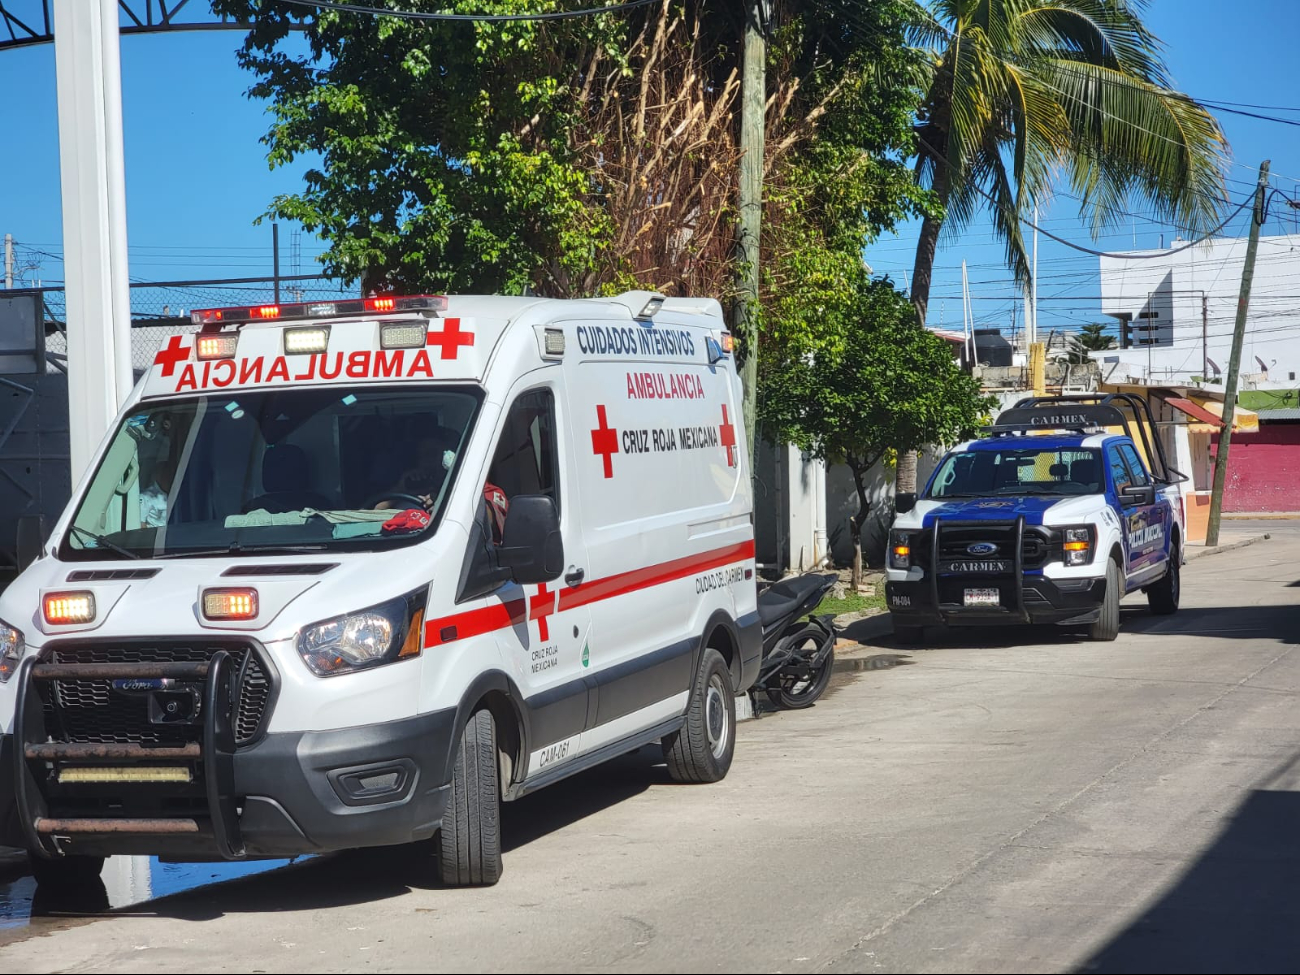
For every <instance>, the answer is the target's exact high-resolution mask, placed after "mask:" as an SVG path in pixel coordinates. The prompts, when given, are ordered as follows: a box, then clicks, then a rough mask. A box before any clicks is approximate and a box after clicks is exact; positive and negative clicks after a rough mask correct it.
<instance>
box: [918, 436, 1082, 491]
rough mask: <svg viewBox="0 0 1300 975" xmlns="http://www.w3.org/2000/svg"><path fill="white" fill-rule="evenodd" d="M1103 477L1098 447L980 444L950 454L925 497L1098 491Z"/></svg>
mask: <svg viewBox="0 0 1300 975" xmlns="http://www.w3.org/2000/svg"><path fill="white" fill-rule="evenodd" d="M1103 478H1104V474H1103V471H1102V468H1101V454H1100V452H1099V451H1096V450H1091V449H1086V448H1079V447H1071V448H1065V449H1036V448H1034V447H1024V446H1019V447H1013V448H1007V449H1004V450H994V449H988V448H980V449H977V450H967V451H963V452H961V453H956V454H949V455H948V456H947V457H946V458H945V459H944V462H943V464H942V465H941V466H940V468H939V470H938V472H937V473H936V474H935V476H934V480H933V482H932V483H931V485H930V493H929V495H928V496H929V497H931V498H987V497H992V496H994V495H1028V494H1050V495H1056V494H1061V495H1064V494H1100V493H1101V492H1102V491H1103V490H1104V480H1103Z"/></svg>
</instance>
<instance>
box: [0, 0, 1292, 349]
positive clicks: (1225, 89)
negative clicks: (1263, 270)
mask: <svg viewBox="0 0 1300 975" xmlns="http://www.w3.org/2000/svg"><path fill="white" fill-rule="evenodd" d="M29 4H30V0H29ZM30 5H32V6H33V7H34V6H35V5H34V4H30ZM10 6H11V7H12V8H13V9H15V10H18V9H19V8H21V7H22V6H23V0H17V2H16V3H12V2H11V4H10ZM1227 10H1228V13H1227V14H1226V15H1225V5H1224V4H1223V3H1222V0H1152V2H1151V5H1150V10H1149V14H1148V20H1149V23H1150V25H1151V26H1152V28H1153V29H1154V30H1155V32H1156V33H1157V35H1159V36H1160V37H1161V38H1162V39H1163V40H1164V41H1165V43H1166V46H1167V56H1168V61H1169V65H1170V68H1171V71H1172V73H1173V76H1174V79H1175V81H1176V82H1177V83H1178V85H1179V86H1180V87H1181V88H1182V89H1183V90H1185V91H1187V92H1189V93H1190V94H1193V95H1197V96H1200V97H1204V98H1212V99H1216V100H1220V101H1234V102H1249V103H1258V104H1265V105H1284V106H1285V105H1292V106H1295V107H1296V108H1297V109H1298V111H1297V112H1295V113H1289V114H1290V116H1291V117H1294V118H1296V119H1298V120H1300V92H1297V90H1296V86H1295V82H1294V73H1293V71H1292V69H1291V67H1290V65H1291V63H1292V50H1291V49H1292V47H1293V45H1294V41H1293V37H1292V35H1293V33H1294V30H1293V28H1294V27H1295V25H1296V24H1297V23H1298V21H1297V19H1296V11H1297V7H1296V5H1295V4H1294V2H1293V0H1237V2H1236V3H1233V4H1231V5H1227ZM241 38H242V35H240V34H239V33H237V32H224V31H219V32H210V33H192V34H185V33H181V34H171V35H151V36H136V37H127V38H124V39H123V43H122V72H123V102H124V104H123V112H124V116H125V121H126V151H127V206H128V215H129V216H128V219H129V226H128V235H129V242H130V258H131V275H132V277H133V278H134V279H136V280H169V279H179V278H197V277H204V278H207V277H227V276H251V275H257V274H269V273H270V270H271V229H270V226H269V225H267V224H263V225H261V226H254V225H253V221H254V219H255V218H256V217H257V216H258V215H259V214H260V213H261V212H263V210H264V209H265V207H266V205H267V203H268V202H269V201H270V200H271V198H272V197H273V196H275V195H276V194H277V193H282V192H290V191H293V190H294V189H296V188H297V187H298V186H299V185H300V180H301V174H302V171H303V169H304V168H305V165H302V166H295V167H289V168H285V169H280V170H276V171H274V172H272V171H270V170H269V169H268V168H267V164H266V158H265V147H264V146H262V145H261V143H260V142H259V141H258V140H259V138H260V137H261V136H262V135H263V134H264V133H265V131H266V128H267V124H268V118H267V115H266V112H265V105H264V104H262V103H260V102H253V101H250V100H249V99H248V98H247V97H246V96H245V95H244V91H245V90H246V89H247V87H248V85H249V83H250V80H251V79H250V76H249V75H247V74H246V73H245V72H243V71H241V70H240V69H239V67H238V66H237V65H236V63H235V58H234V50H235V48H236V47H237V46H238V44H239V42H240V40H241ZM0 94H3V98H0V106H3V107H0V119H2V120H3V125H4V133H5V135H4V140H3V145H4V151H3V153H2V154H0V160H3V161H2V162H0V234H3V233H6V232H7V233H11V234H13V235H14V237H15V239H16V240H17V241H18V242H19V244H20V248H21V249H20V254H21V255H24V256H30V257H34V258H35V259H37V260H39V261H40V262H41V267H40V268H39V270H38V271H36V272H35V273H37V274H39V275H40V276H41V278H42V279H43V280H44V281H45V282H47V283H48V282H52V281H56V280H58V279H59V278H60V277H61V267H60V265H59V261H58V255H59V253H60V252H61V240H62V226H61V218H60V211H59V170H58V149H57V147H58V132H57V123H56V116H55V101H54V98H55V94H54V51H53V48H52V47H49V46H42V47H34V48H25V49H19V50H13V51H6V52H3V53H0ZM1263 114H1278V115H1285V114H1288V113H1268V112H1265V113H1263ZM1221 120H1222V122H1223V125H1224V128H1225V130H1226V131H1227V134H1228V137H1229V140H1230V141H1231V143H1232V147H1233V160H1234V165H1233V167H1232V171H1231V173H1230V174H1229V175H1230V178H1231V179H1232V180H1233V181H1234V182H1231V183H1230V184H1229V186H1230V187H1231V189H1232V192H1233V195H1234V198H1237V199H1240V198H1241V197H1242V196H1244V195H1245V194H1247V193H1248V192H1249V191H1250V185H1251V184H1253V181H1254V178H1255V173H1256V170H1257V168H1258V165H1259V162H1260V160H1261V159H1263V158H1265V157H1269V158H1271V159H1272V162H1273V172H1274V174H1275V179H1274V185H1276V186H1278V187H1279V188H1281V189H1283V190H1285V191H1286V192H1287V194H1288V195H1294V194H1296V193H1297V192H1298V191H1300V127H1296V126H1288V125H1280V124H1276V123H1273V122H1266V121H1259V120H1254V119H1248V118H1243V117H1240V116H1234V115H1222V116H1221ZM1134 210H1135V212H1138V213H1141V212H1142V210H1141V209H1140V208H1138V207H1134ZM1076 212H1077V211H1076V208H1075V204H1074V203H1073V202H1072V201H1070V200H1068V199H1058V200H1056V201H1055V202H1054V203H1053V204H1052V205H1050V206H1049V207H1048V208H1046V209H1045V210H1044V212H1043V214H1042V219H1041V221H1040V222H1041V223H1042V225H1043V226H1045V227H1047V228H1049V229H1051V230H1052V231H1053V232H1055V233H1058V234H1060V235H1062V236H1065V237H1067V238H1069V239H1071V240H1075V241H1078V242H1079V243H1084V244H1089V243H1091V241H1090V238H1089V235H1088V234H1087V233H1086V231H1085V230H1084V229H1083V227H1082V226H1081V224H1080V223H1079V221H1078V219H1077V216H1076ZM1245 220H1246V216H1245V215H1244V214H1243V215H1242V216H1241V218H1240V221H1239V223H1240V226H1234V227H1231V228H1229V230H1230V231H1242V230H1243V229H1244V227H1245ZM1283 221H1285V222H1283ZM1286 229H1293V223H1292V217H1291V213H1290V212H1289V211H1288V212H1287V213H1286V214H1285V215H1284V216H1283V217H1282V218H1280V219H1274V220H1272V221H1271V222H1270V225H1269V226H1268V227H1266V228H1265V232H1266V233H1268V232H1273V233H1279V232H1282V231H1283V230H1286ZM1175 233H1176V231H1175V230H1173V228H1170V227H1167V226H1161V225H1159V224H1157V223H1154V222H1152V221H1151V220H1149V219H1141V220H1134V221H1132V222H1130V224H1129V225H1128V226H1121V227H1116V228H1114V229H1113V230H1112V231H1110V232H1109V235H1108V236H1106V237H1104V238H1102V239H1101V241H1100V242H1099V246H1101V247H1102V248H1114V249H1121V248H1131V247H1132V246H1134V244H1136V245H1137V246H1139V247H1154V246H1157V245H1158V244H1159V243H1160V238H1161V234H1163V235H1164V236H1165V240H1166V243H1167V242H1169V241H1171V240H1172V239H1173V237H1174V235H1175ZM915 234H916V230H915V227H911V226H909V227H907V228H904V231H903V233H902V234H901V235H899V236H897V237H893V236H891V237H888V238H885V239H882V240H881V241H879V242H877V243H876V244H874V245H873V246H872V247H870V248H869V249H868V252H867V260H868V261H869V263H870V264H871V265H872V266H873V268H875V269H876V271H878V272H880V273H888V274H889V275H890V276H891V277H893V278H894V279H895V280H896V281H897V282H898V283H899V284H900V285H902V284H905V283H906V280H907V278H908V276H909V275H910V273H911V266H912V256H913V251H914V248H915V241H916V236H915ZM289 242H290V233H289V228H288V227H283V228H282V230H281V250H282V269H283V270H284V271H285V273H289V272H290V271H291V270H292V268H291V267H290V266H289ZM302 250H303V267H302V270H303V271H311V270H312V268H313V264H312V260H311V258H312V256H313V255H314V254H315V253H318V252H319V250H320V246H319V244H318V243H317V242H315V241H314V240H312V239H310V238H307V237H306V236H305V235H304V238H303V247H302ZM38 252H44V253H43V254H42V253H38ZM963 258H965V259H966V260H967V262H968V263H969V264H970V272H969V273H970V280H971V292H972V295H973V297H974V301H973V305H974V308H975V315H976V319H977V322H978V323H979V324H981V325H987V326H997V327H1004V328H1006V327H1009V326H1010V324H1011V309H1012V305H1013V303H1014V296H1015V289H1014V288H1013V286H1012V284H1011V280H1010V275H1009V274H1008V272H1007V271H1006V269H1005V268H1004V267H1003V265H1002V248H1001V245H1000V244H998V243H996V241H994V240H993V239H992V237H991V235H990V234H989V233H988V230H987V227H986V226H983V225H977V226H975V227H972V228H971V229H970V230H968V231H967V232H966V233H965V234H964V235H963V236H962V237H961V238H951V237H950V238H947V239H945V240H944V241H943V244H942V247H941V250H940V253H939V259H938V264H937V268H936V280H935V285H934V288H933V298H932V301H931V305H930V308H931V312H930V322H931V324H932V325H940V324H942V325H946V326H949V327H957V328H960V326H961V321H962V316H961V301H960V293H961V261H962V259H963ZM1098 289H1099V285H1098V282H1097V260H1096V258H1093V257H1088V256H1085V255H1083V254H1079V253H1077V252H1074V251H1071V250H1069V249H1068V248H1066V247H1064V246H1062V245H1059V244H1056V243H1054V242H1052V241H1050V240H1047V239H1046V238H1042V239H1041V240H1040V250H1039V305H1040V310H1039V323H1040V329H1044V330H1045V329H1048V328H1053V327H1067V328H1074V327H1078V325H1081V324H1083V323H1085V322H1088V321H1100V320H1104V319H1102V318H1101V316H1100V315H1099V313H1098V303H1097V302H1096V301H1095V300H1093V299H1094V296H1096V295H1097V294H1098Z"/></svg>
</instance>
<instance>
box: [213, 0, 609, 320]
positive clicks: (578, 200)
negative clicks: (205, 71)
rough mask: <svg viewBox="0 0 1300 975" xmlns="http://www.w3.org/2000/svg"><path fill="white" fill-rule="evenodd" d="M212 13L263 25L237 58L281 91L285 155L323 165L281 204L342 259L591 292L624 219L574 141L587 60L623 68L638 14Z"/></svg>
mask: <svg viewBox="0 0 1300 975" xmlns="http://www.w3.org/2000/svg"><path fill="white" fill-rule="evenodd" d="M403 7H404V8H406V9H415V10H452V11H456V12H483V11H484V10H485V9H486V8H485V5H484V3H483V0H436V2H433V0H409V2H407V3H405V4H403ZM487 7H490V8H491V10H492V11H493V12H496V13H521V12H546V11H554V10H559V9H563V7H562V5H561V4H560V3H559V2H557V0H493V2H492V3H490V4H488V5H487ZM213 9H214V10H215V11H216V12H217V13H224V14H231V15H234V16H236V17H239V18H241V19H245V20H249V21H251V22H252V23H253V24H254V26H253V28H252V29H251V30H250V32H249V34H248V35H247V37H246V39H245V41H244V44H243V47H242V49H241V50H240V54H239V58H240V61H241V64H242V65H243V66H244V67H246V68H248V69H249V70H251V71H253V72H254V73H255V74H256V75H257V79H258V80H257V82H256V83H255V84H254V85H253V87H252V88H251V90H250V94H251V95H252V96H254V97H258V98H265V99H267V100H269V102H270V108H271V114H272V119H273V122H272V126H271V129H270V131H269V133H268V134H267V136H266V137H265V139H264V141H265V142H266V144H267V146H268V149H269V153H268V159H269V162H270V164H271V166H272V167H275V166H279V165H284V164H286V163H289V162H292V161H293V160H295V159H298V158H300V157H306V158H308V159H311V160H314V161H316V164H315V165H313V166H312V167H311V168H310V169H308V171H307V173H306V177H305V184H306V185H305V186H304V188H303V189H302V191H301V192H298V193H290V194H285V195H283V196H279V197H277V198H276V199H275V200H274V201H272V203H271V205H270V211H269V212H270V214H271V215H274V216H276V217H279V218H283V219H287V220H295V221H298V222H300V223H302V224H303V225H304V226H305V227H306V228H307V229H308V230H310V231H313V232H315V233H317V234H319V235H320V236H321V237H322V238H323V239H324V240H325V242H326V243H327V244H328V250H327V251H326V253H325V257H324V263H325V269H326V271H327V272H328V273H330V274H332V275H335V276H338V277H341V278H345V279H347V280H353V281H355V280H360V281H362V283H363V285H364V286H365V287H366V288H368V289H369V288H381V289H382V288H390V287H404V288H411V289H421V290H423V289H430V290H446V291H453V292H454V291H479V290H486V291H504V292H507V293H516V294H517V293H519V292H521V291H522V290H523V289H524V288H525V287H532V288H534V289H535V290H537V291H538V292H540V293H544V294H564V293H574V292H579V291H581V290H582V288H583V283H584V281H585V280H586V278H587V276H588V275H589V274H590V272H591V270H592V268H593V266H594V265H595V264H597V263H598V261H599V259H600V255H601V252H602V249H603V248H604V247H606V246H607V243H608V241H609V240H610V237H611V231H612V227H611V219H610V215H609V213H608V212H606V211H605V210H604V209H602V208H601V207H600V206H599V205H597V203H596V202H594V201H593V199H592V193H591V190H592V177H591V174H590V173H589V172H588V171H587V170H586V169H585V168H584V165H583V160H582V159H580V158H579V156H578V154H577V152H576V150H575V146H574V139H573V129H574V125H575V111H576V109H577V107H578V102H579V95H580V93H581V92H582V90H583V81H584V79H583V78H582V77H581V70H582V68H584V67H585V66H587V65H588V64H590V63H591V58H592V55H593V52H595V51H597V50H600V51H603V52H605V54H606V59H605V60H606V65H605V66H606V69H607V70H608V71H611V72H613V74H614V75H615V76H618V75H620V73H621V72H622V71H623V70H625V67H626V66H625V65H624V64H623V63H622V60H621V58H622V54H623V51H624V46H625V42H626V36H627V30H628V21H627V20H626V19H625V18H620V17H617V16H615V15H612V14H611V15H604V14H602V15H598V16H591V17H582V18H576V19H568V20H560V21H550V22H535V21H515V22H506V23H485V22H474V23H466V22H445V21H443V22H419V21H412V20H403V19H396V18H391V17H376V16H370V15H366V14H353V13H348V12H345V11H336V10H330V9H325V8H315V9H313V8H306V7H300V6H296V5H290V4H284V3H277V2H274V0H266V2H263V0H214V2H213ZM299 30H301V33H298V31H299ZM291 37H302V38H305V41H306V43H305V45H304V44H301V43H293V42H289V43H286V41H288V39H289V38H291Z"/></svg>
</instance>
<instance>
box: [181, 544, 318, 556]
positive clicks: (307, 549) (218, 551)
mask: <svg viewBox="0 0 1300 975" xmlns="http://www.w3.org/2000/svg"><path fill="white" fill-rule="evenodd" d="M325 548H326V546H325V545H323V544H316V545H307V544H302V545H241V544H240V543H239V542H231V543H230V544H229V545H227V546H226V547H225V548H195V549H188V550H184V551H179V552H168V553H167V554H166V555H159V556H157V558H160V559H185V558H195V559H202V558H208V557H211V556H216V555H243V554H245V553H252V552H258V553H262V554H265V553H268V552H285V553H288V554H294V553H304V554H305V553H312V552H323V551H325Z"/></svg>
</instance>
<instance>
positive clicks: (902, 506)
mask: <svg viewBox="0 0 1300 975" xmlns="http://www.w3.org/2000/svg"><path fill="white" fill-rule="evenodd" d="M915 507H916V495H915V494H914V493H913V492H911V491H905V492H903V493H902V494H896V495H894V510H895V511H896V512H898V513H899V514H900V515H905V514H907V513H908V512H909V511H911V510H912V509H913V508H915Z"/></svg>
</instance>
